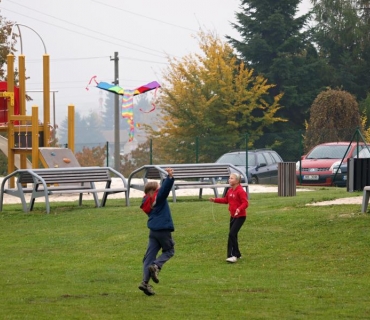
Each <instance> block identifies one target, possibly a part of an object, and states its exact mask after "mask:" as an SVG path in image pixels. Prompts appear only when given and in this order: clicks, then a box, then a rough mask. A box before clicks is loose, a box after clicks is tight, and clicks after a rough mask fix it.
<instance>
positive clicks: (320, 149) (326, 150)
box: [306, 145, 348, 159]
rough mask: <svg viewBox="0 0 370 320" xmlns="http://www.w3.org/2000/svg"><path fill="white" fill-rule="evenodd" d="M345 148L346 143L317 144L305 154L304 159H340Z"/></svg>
mask: <svg viewBox="0 0 370 320" xmlns="http://www.w3.org/2000/svg"><path fill="white" fill-rule="evenodd" d="M347 148H348V146H347V145H344V146H341V145H330V146H317V147H316V148H315V149H313V150H312V151H311V152H310V153H309V154H308V155H307V157H306V159H342V158H343V157H344V155H345V153H346V150H347Z"/></svg>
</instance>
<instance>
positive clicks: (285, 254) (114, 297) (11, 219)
mask: <svg viewBox="0 0 370 320" xmlns="http://www.w3.org/2000/svg"><path fill="white" fill-rule="evenodd" d="M357 195H359V194H358V193H357V194H356V193H350V194H349V193H346V192H345V190H344V189H339V188H338V189H337V188H332V189H328V188H324V189H317V190H316V191H312V192H298V193H297V196H295V197H278V196H277V195H276V194H273V193H268V194H252V195H251V199H250V208H249V209H248V219H247V221H246V223H245V225H244V226H243V228H242V230H241V232H240V234H239V242H240V246H241V250H242V253H243V258H242V259H241V260H240V261H238V263H236V264H227V263H226V262H225V258H226V241H227V232H228V213H227V206H225V205H219V204H213V203H210V202H208V201H206V200H198V199H196V198H195V197H188V198H180V199H178V202H177V203H172V202H171V203H170V206H171V209H172V213H173V218H174V222H175V226H176V231H175V233H174V239H175V241H176V255H175V257H174V258H173V259H171V260H170V261H169V262H168V263H167V264H166V265H165V266H164V268H163V270H162V272H161V273H160V283H159V284H154V288H155V291H156V295H155V296H152V297H147V296H146V295H144V294H143V293H142V292H141V291H139V290H138V288H137V286H138V284H139V283H140V281H141V274H142V270H141V268H142V258H143V255H144V252H145V249H146V245H147V237H148V229H147V227H146V216H145V214H144V213H143V212H141V211H140V210H139V208H138V205H139V200H137V199H133V200H131V203H132V205H131V207H122V206H120V205H119V202H118V200H117V201H112V200H111V201H109V202H108V207H106V208H93V202H91V203H88V204H87V205H84V206H83V207H82V208H81V207H78V206H77V205H76V203H57V204H56V203H53V204H52V213H51V214H49V215H47V214H45V211H44V206H43V205H42V204H39V205H37V204H36V206H35V211H34V212H32V213H31V214H25V213H23V212H22V211H21V207H20V205H6V206H5V208H4V212H2V213H0V227H1V232H0V288H1V293H2V295H1V299H0V310H1V311H0V318H1V319H156V318H157V319H231V318H234V319H369V318H370V304H369V288H370V278H369V276H368V275H369V273H370V261H369V249H370V248H369V247H370V233H369V222H370V221H369V215H368V214H361V213H360V210H361V208H360V205H341V206H327V207H319V206H317V207H316V206H306V203H311V202H314V201H322V200H331V199H335V198H340V197H343V196H357Z"/></svg>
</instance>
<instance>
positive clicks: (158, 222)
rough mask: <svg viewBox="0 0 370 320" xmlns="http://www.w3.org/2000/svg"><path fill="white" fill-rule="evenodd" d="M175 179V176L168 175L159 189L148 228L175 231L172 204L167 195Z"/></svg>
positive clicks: (149, 215)
mask: <svg viewBox="0 0 370 320" xmlns="http://www.w3.org/2000/svg"><path fill="white" fill-rule="evenodd" d="M174 181H175V179H174V178H170V177H169V176H167V177H166V179H165V180H163V183H162V185H161V187H160V188H159V190H158V193H157V197H156V199H155V205H154V206H153V208H152V210H151V211H150V212H149V214H148V217H149V218H148V228H149V229H150V230H153V231H159V230H169V231H175V227H174V225H173V221H172V216H171V210H170V206H169V205H168V201H167V197H168V195H169V194H170V192H171V189H172V186H173V183H174Z"/></svg>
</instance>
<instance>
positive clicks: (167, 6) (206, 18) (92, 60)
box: [0, 0, 310, 125]
mask: <svg viewBox="0 0 370 320" xmlns="http://www.w3.org/2000/svg"><path fill="white" fill-rule="evenodd" d="M239 4H240V0H187V1H174V0H156V1H149V0H131V1H127V0H63V1H57V0H27V1H24V0H1V3H0V8H1V13H0V14H1V15H2V16H3V17H5V18H6V19H7V20H11V21H13V22H16V23H18V24H20V25H25V26H26V27H25V26H20V30H21V34H22V42H23V54H24V55H25V56H26V69H27V76H28V77H30V79H29V80H27V83H26V89H27V90H41V89H42V56H43V54H44V53H45V51H44V47H43V44H42V41H41V40H40V38H39V37H38V35H37V34H39V36H40V37H41V38H42V40H43V41H44V44H45V46H46V51H47V54H49V55H50V61H51V63H50V69H51V73H50V79H51V85H50V86H51V90H57V91H58V92H57V93H56V94H55V97H56V99H55V102H56V123H57V124H59V125H60V123H61V122H62V120H64V119H65V117H66V116H67V112H68V111H67V110H68V107H67V106H68V104H74V105H75V106H76V110H77V111H78V112H80V113H81V114H87V113H88V112H90V111H92V110H94V111H99V110H101V106H102V100H103V99H104V98H105V96H106V94H107V93H105V92H102V91H101V90H99V89H97V88H95V87H94V86H91V87H90V90H86V89H85V88H86V86H87V84H88V82H89V80H90V78H91V77H92V76H95V75H96V76H97V79H98V81H106V82H112V81H113V80H114V63H113V61H111V60H110V59H111V58H113V56H114V52H118V53H119V82H120V86H122V87H123V88H127V89H134V88H136V87H138V86H140V85H144V84H146V83H148V82H151V81H154V80H156V81H158V82H161V77H162V74H163V71H164V70H165V69H166V66H167V59H166V56H167V55H169V56H171V57H178V58H181V57H183V56H185V55H187V54H189V53H194V52H196V51H197V50H198V45H197V41H196V40H195V39H194V35H196V33H197V31H198V30H199V28H202V29H209V30H212V31H216V32H217V33H218V34H219V35H220V36H221V37H223V36H224V35H231V36H233V37H238V34H237V33H236V31H235V30H233V29H232V28H231V26H230V22H236V20H235V12H236V11H239ZM309 7H310V2H309V0H303V2H302V5H301V13H303V12H306V11H307V10H308V8H309ZM29 28H31V29H33V30H34V31H35V32H34V31H32V30H30V29H29ZM16 31H17V30H16ZM16 48H17V49H18V53H20V50H21V46H20V44H19V43H18V44H17V46H16ZM17 64H18V61H16V65H17ZM29 94H30V95H31V96H32V97H33V98H34V101H32V102H30V103H28V105H27V114H30V113H31V106H32V105H38V106H39V108H40V111H39V114H40V115H39V118H40V119H42V116H41V112H42V93H41V92H40V93H36V92H30V93H29ZM148 94H150V93H148ZM148 98H149V99H150V97H148ZM51 104H52V102H51ZM52 112H53V111H52V110H51V113H52ZM51 116H52V117H53V114H51ZM52 119H53V118H52ZM112 125H113V124H112Z"/></svg>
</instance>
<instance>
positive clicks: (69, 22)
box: [8, 0, 162, 53]
mask: <svg viewBox="0 0 370 320" xmlns="http://www.w3.org/2000/svg"><path fill="white" fill-rule="evenodd" d="M8 2H11V3H14V4H16V5H18V6H21V7H23V8H26V9H27V10H31V11H34V12H37V13H40V14H42V15H45V16H47V17H50V18H53V19H56V20H59V21H62V22H65V23H67V24H70V25H72V26H75V27H78V28H81V29H84V30H87V31H91V32H93V33H97V34H100V35H102V36H104V37H108V38H112V39H114V40H119V41H122V42H126V43H128V44H131V45H134V46H137V47H141V48H143V49H148V50H151V51H156V52H159V53H162V51H159V50H155V49H152V48H148V47H145V46H142V45H139V44H136V43H133V42H130V41H127V40H122V39H120V38H116V37H113V36H111V35H107V34H105V33H102V32H99V31H96V30H92V29H90V28H87V27H84V26H81V25H79V24H76V23H73V22H71V21H67V20H64V19H61V18H58V17H55V16H52V15H50V14H47V13H44V12H42V11H39V10H36V9H33V8H30V7H27V6H25V5H23V4H20V3H18V2H16V1H14V0H8Z"/></svg>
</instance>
